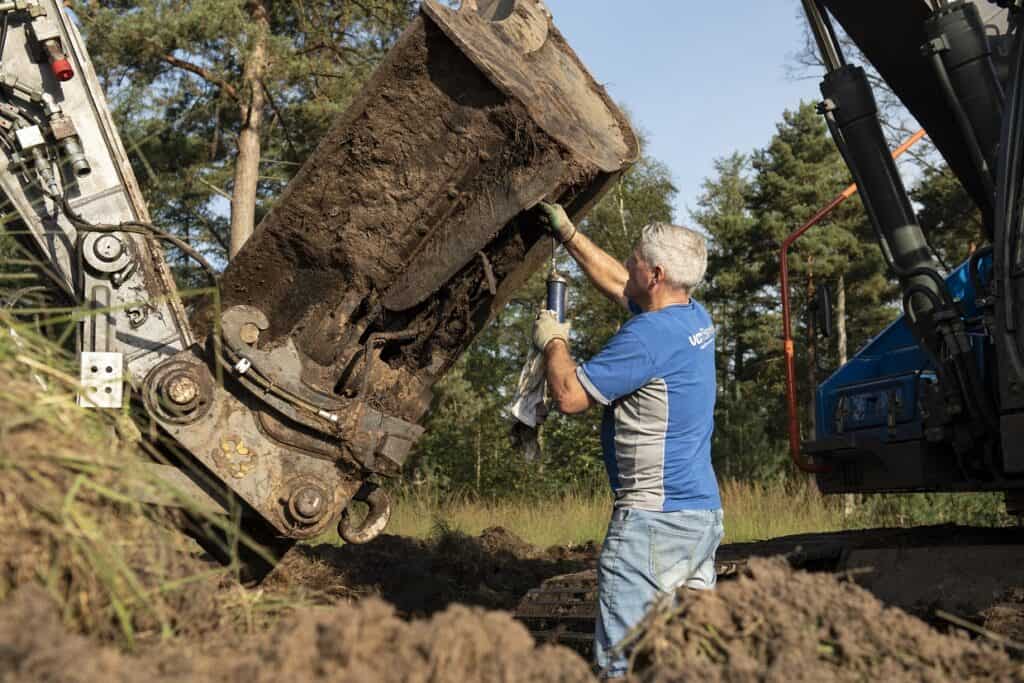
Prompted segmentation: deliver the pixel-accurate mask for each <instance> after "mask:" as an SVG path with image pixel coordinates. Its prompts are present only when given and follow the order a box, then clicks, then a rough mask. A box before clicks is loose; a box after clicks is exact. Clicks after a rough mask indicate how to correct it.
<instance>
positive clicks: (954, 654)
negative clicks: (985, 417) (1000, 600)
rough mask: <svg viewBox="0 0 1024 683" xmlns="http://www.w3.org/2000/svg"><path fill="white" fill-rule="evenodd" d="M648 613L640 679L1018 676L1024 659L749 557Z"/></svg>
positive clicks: (638, 643) (822, 579)
mask: <svg viewBox="0 0 1024 683" xmlns="http://www.w3.org/2000/svg"><path fill="white" fill-rule="evenodd" d="M676 599H677V603H675V604H673V603H672V601H671V600H668V601H666V603H665V604H663V605H661V606H660V607H659V608H658V609H655V610H652V611H651V613H650V614H648V616H647V618H646V619H645V621H644V623H643V624H642V626H641V627H640V629H639V630H638V632H637V634H636V639H635V640H634V643H635V644H634V647H633V651H632V660H631V668H632V671H633V674H634V676H635V677H636V679H637V680H641V681H652V682H654V681H691V680H693V681H698V680H699V681H792V680H807V681H823V680H829V681H833V680H834V681H863V680H883V681H954V680H955V681H964V680H970V681H1019V680H1024V665H1022V664H1021V663H1019V662H1013V661H1011V660H1010V658H1009V657H1007V655H1006V654H1005V653H1003V652H1001V651H999V650H997V649H995V648H993V647H990V646H988V645H986V644H983V643H980V642H976V641H971V640H970V639H969V638H967V637H966V636H964V635H956V634H954V635H946V634H943V633H940V632H938V631H936V630H934V629H932V628H931V627H930V626H929V625H928V624H926V623H925V622H923V621H921V620H919V619H917V618H915V617H912V616H910V615H908V614H906V613H905V612H903V611H901V610H899V609H895V608H890V607H886V606H884V605H883V604H882V603H881V602H879V601H878V599H876V598H875V597H874V596H873V595H871V594H870V593H868V592H867V591H865V590H864V589H862V588H860V587H858V586H856V585H854V584H853V583H851V582H846V581H840V580H837V578H836V577H834V576H831V575H827V574H810V573H806V572H801V571H793V570H792V569H791V568H790V566H789V564H788V563H787V562H786V561H785V560H783V559H781V558H776V559H751V560H750V562H749V564H748V565H747V566H746V568H745V569H743V570H742V571H741V572H740V574H739V576H738V577H737V578H736V579H734V580H729V581H724V582H722V583H720V584H719V587H718V589H717V590H716V591H714V592H709V593H695V592H692V591H686V590H683V591H680V592H679V593H678V594H677V596H676Z"/></svg>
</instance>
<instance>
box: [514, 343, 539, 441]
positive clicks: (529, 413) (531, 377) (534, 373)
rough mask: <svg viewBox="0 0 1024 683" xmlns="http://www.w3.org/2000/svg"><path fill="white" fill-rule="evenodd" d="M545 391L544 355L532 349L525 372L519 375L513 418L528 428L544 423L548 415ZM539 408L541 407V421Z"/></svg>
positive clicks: (524, 368)
mask: <svg viewBox="0 0 1024 683" xmlns="http://www.w3.org/2000/svg"><path fill="white" fill-rule="evenodd" d="M545 389H547V380H546V379H545V376H544V355H543V354H541V353H539V352H538V351H537V349H535V348H533V347H530V354H529V355H528V356H527V357H526V364H525V365H524V366H523V371H522V372H520V373H519V385H518V386H517V387H516V393H515V396H513V397H512V405H511V406H510V407H509V410H511V411H512V415H513V417H515V418H516V419H517V420H519V421H520V422H522V423H523V424H524V425H526V426H527V427H536V426H537V425H538V424H540V423H541V422H543V421H544V418H543V416H544V415H545V414H546V411H545V410H544V409H543V407H542V406H543V405H544V391H545ZM538 407H541V417H540V418H539V419H538V415H537V408H538Z"/></svg>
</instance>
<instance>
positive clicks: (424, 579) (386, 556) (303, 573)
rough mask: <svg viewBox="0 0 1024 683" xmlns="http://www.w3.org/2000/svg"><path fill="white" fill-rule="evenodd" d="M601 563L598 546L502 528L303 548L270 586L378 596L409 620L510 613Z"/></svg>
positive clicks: (385, 537)
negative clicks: (549, 543) (449, 612)
mask: <svg viewBox="0 0 1024 683" xmlns="http://www.w3.org/2000/svg"><path fill="white" fill-rule="evenodd" d="M594 557H596V552H595V548H594V547H593V546H592V545H588V546H581V547H578V548H573V547H554V548H550V549H548V550H541V549H539V548H535V547H534V546H531V545H530V544H528V543H526V542H525V541H523V540H522V539H520V538H519V537H517V536H516V535H514V534H512V533H510V532H508V531H506V530H505V529H503V528H501V527H492V528H490V529H486V530H485V531H484V532H483V533H482V534H481V535H480V536H479V537H471V536H467V535H464V534H461V533H458V532H451V531H449V532H446V533H443V534H441V535H440V536H439V537H438V538H436V539H433V540H429V541H421V540H417V539H413V538H407V537H404V536H389V535H383V536H379V537H378V538H377V539H375V540H374V541H371V542H370V543H367V544H366V545H363V546H353V545H345V546H334V545H320V546H315V547H310V546H305V547H302V546H300V547H298V548H296V549H295V550H293V551H292V552H291V553H290V554H289V555H288V556H287V557H285V559H284V561H283V562H282V564H281V565H280V566H279V567H278V569H277V570H275V572H274V574H272V575H271V576H270V577H269V578H268V579H267V581H266V582H265V584H264V586H265V587H267V588H269V589H271V590H273V589H275V588H276V587H284V586H289V585H291V586H294V585H301V586H304V587H306V588H307V589H309V590H312V591H315V592H319V593H321V594H324V595H334V596H338V597H352V596H366V595H376V596H379V597H381V598H383V599H384V600H386V601H388V602H389V603H391V604H392V605H394V606H395V609H396V610H398V612H399V613H400V614H403V615H406V616H425V615H430V614H434V613H436V612H438V611H441V610H443V609H445V608H446V607H448V606H449V605H451V604H452V603H462V604H467V605H477V606H480V607H486V608H489V609H504V610H511V609H514V608H515V606H516V605H517V604H518V603H519V600H520V599H521V598H522V597H523V595H525V594H526V592H527V591H529V590H530V589H531V588H535V587H536V586H538V585H540V584H541V583H542V582H543V581H544V580H545V579H548V578H550V577H552V576H557V575H559V574H566V573H570V572H576V571H580V570H582V569H586V568H587V567H590V566H593V561H594V559H593V558H594Z"/></svg>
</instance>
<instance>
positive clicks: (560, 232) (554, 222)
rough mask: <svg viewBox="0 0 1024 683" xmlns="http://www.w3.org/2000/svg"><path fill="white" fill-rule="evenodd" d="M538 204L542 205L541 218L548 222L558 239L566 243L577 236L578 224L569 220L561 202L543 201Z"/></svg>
mask: <svg viewBox="0 0 1024 683" xmlns="http://www.w3.org/2000/svg"><path fill="white" fill-rule="evenodd" d="M537 206H539V207H540V215H541V220H542V221H544V222H545V223H547V226H548V230H550V231H551V232H552V233H554V235H555V236H556V237H557V238H558V241H560V242H561V243H562V244H565V243H566V242H568V241H569V240H571V239H572V238H573V237H575V236H576V226H575V225H573V224H572V221H571V220H569V216H567V215H566V213H565V209H563V208H562V206H561V204H548V203H547V202H541V203H540V204H538V205H537Z"/></svg>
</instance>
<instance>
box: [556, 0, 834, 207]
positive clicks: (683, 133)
mask: <svg viewBox="0 0 1024 683" xmlns="http://www.w3.org/2000/svg"><path fill="white" fill-rule="evenodd" d="M545 2H546V4H547V6H548V8H549V9H550V10H551V13H552V14H553V15H554V18H555V25H556V26H558V28H559V30H561V32H562V33H563V34H564V35H565V36H566V38H567V39H568V41H569V44H570V45H572V46H573V48H574V49H575V50H576V52H577V53H578V54H579V56H580V59H581V60H582V61H583V63H584V64H586V65H587V67H588V68H589V70H590V72H591V73H592V74H593V75H594V78H596V79H597V81H598V82H600V83H602V84H603V85H604V86H605V87H606V88H607V89H608V92H609V93H610V94H611V96H612V97H613V98H614V99H615V100H616V101H617V102H619V103H620V104H623V105H625V106H626V107H627V108H628V109H629V110H630V112H631V114H632V117H633V121H634V123H635V125H636V126H637V127H638V128H640V129H641V130H642V131H643V132H644V133H645V134H646V136H647V141H648V147H647V152H648V154H650V155H651V156H653V157H654V158H656V159H659V160H661V161H662V162H664V163H665V164H667V165H668V167H669V169H670V170H671V172H672V177H673V179H674V181H675V183H676V186H677V187H678V188H679V196H678V198H677V201H676V220H678V221H681V222H686V221H688V220H689V209H691V208H694V207H695V206H696V200H697V197H698V196H699V195H700V190H701V183H702V182H703V180H704V178H706V177H708V176H709V175H711V173H712V162H713V160H714V159H715V158H717V157H722V156H726V155H728V154H731V153H732V152H733V151H735V150H739V151H742V152H749V151H751V150H752V149H754V148H756V147H763V146H765V145H767V144H768V142H769V140H770V139H771V136H772V134H773V133H774V131H775V124H776V122H778V121H779V120H780V118H781V115H782V112H783V110H785V109H792V108H794V107H796V106H797V104H798V103H799V102H800V100H801V99H805V100H810V99H817V98H818V97H819V94H818V79H817V78H813V79H805V80H799V81H794V80H791V79H790V78H789V77H787V72H786V64H787V63H790V61H791V56H792V55H793V54H794V53H795V52H797V51H798V50H799V49H800V47H801V45H802V24H801V19H800V17H799V15H798V10H799V9H800V3H799V1H798V0H743V1H736V0H733V1H731V2H719V1H716V0H704V1H702V2H696V1H694V0H635V1H634V2H628V1H625V0H616V1H612V0H545Z"/></svg>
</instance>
